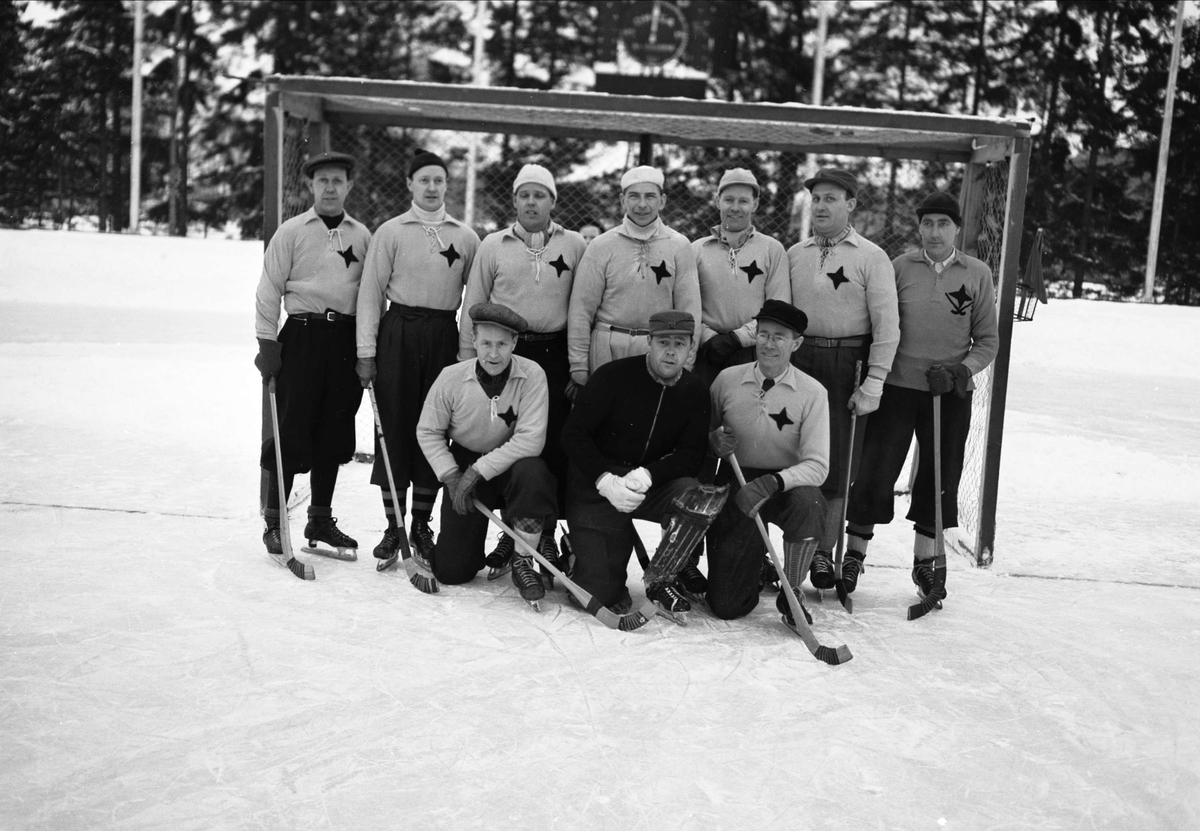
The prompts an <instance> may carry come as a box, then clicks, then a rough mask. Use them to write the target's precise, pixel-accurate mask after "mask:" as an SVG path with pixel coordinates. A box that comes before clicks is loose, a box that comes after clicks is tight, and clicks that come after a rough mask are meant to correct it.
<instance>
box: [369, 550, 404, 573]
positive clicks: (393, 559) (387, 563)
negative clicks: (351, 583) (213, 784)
mask: <svg viewBox="0 0 1200 831" xmlns="http://www.w3.org/2000/svg"><path fill="white" fill-rule="evenodd" d="M399 561H400V552H399V551H397V552H396V553H395V554H393V555H392V556H390V557H387V558H385V559H382V560H380V561H379V562H377V563H375V570H376V571H387V570H388V569H389V568H391V567H392V566H394V565H395V564H396V563H398V562H399Z"/></svg>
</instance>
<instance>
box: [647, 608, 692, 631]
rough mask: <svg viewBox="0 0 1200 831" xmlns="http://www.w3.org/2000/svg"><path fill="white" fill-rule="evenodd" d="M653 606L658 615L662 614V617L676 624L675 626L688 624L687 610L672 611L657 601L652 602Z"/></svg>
mask: <svg viewBox="0 0 1200 831" xmlns="http://www.w3.org/2000/svg"><path fill="white" fill-rule="evenodd" d="M654 608H655V609H656V610H657V611H658V613H659V614H660V615H662V616H663V617H665V618H666V619H667V620H669V621H671V622H672V623H674V624H676V625H677V626H687V625H688V619H687V616H688V613H687V612H672V611H671V610H670V609H667V608H666V607H664V606H660V605H659V604H658V603H655V604H654Z"/></svg>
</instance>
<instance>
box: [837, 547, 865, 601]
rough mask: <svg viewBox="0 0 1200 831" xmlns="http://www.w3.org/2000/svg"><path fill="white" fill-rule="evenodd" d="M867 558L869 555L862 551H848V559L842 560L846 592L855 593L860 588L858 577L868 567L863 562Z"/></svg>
mask: <svg viewBox="0 0 1200 831" xmlns="http://www.w3.org/2000/svg"><path fill="white" fill-rule="evenodd" d="M866 559H867V555H866V554H863V553H861V552H858V551H847V552H846V559H845V560H844V561H843V562H842V585H843V586H845V587H846V594H854V590H855V589H857V588H858V577H859V575H860V574H862V573H863V572H864V571H865V570H866V568H867V567H866V565H864V562H863V561H864V560H866Z"/></svg>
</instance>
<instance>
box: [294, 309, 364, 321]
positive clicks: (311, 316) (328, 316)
mask: <svg viewBox="0 0 1200 831" xmlns="http://www.w3.org/2000/svg"><path fill="white" fill-rule="evenodd" d="M288 317H294V318H296V320H319V321H323V322H325V323H341V322H342V321H351V322H353V320H354V315H344V314H342V313H341V312H333V311H326V312H301V313H300V314H294V315H288Z"/></svg>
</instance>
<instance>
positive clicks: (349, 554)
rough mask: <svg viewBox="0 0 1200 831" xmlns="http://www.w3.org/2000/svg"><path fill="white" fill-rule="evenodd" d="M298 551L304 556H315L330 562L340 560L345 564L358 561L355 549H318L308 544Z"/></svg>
mask: <svg viewBox="0 0 1200 831" xmlns="http://www.w3.org/2000/svg"><path fill="white" fill-rule="evenodd" d="M300 550H301V551H303V552H304V553H305V554H316V555H317V556H318V557H327V558H328V559H330V560H341V561H343V562H347V563H353V562H355V561H356V560H358V549H357V548H318V547H316V546H314V545H312V544H309V545H306V546H304V547H303V548H301V549H300Z"/></svg>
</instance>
